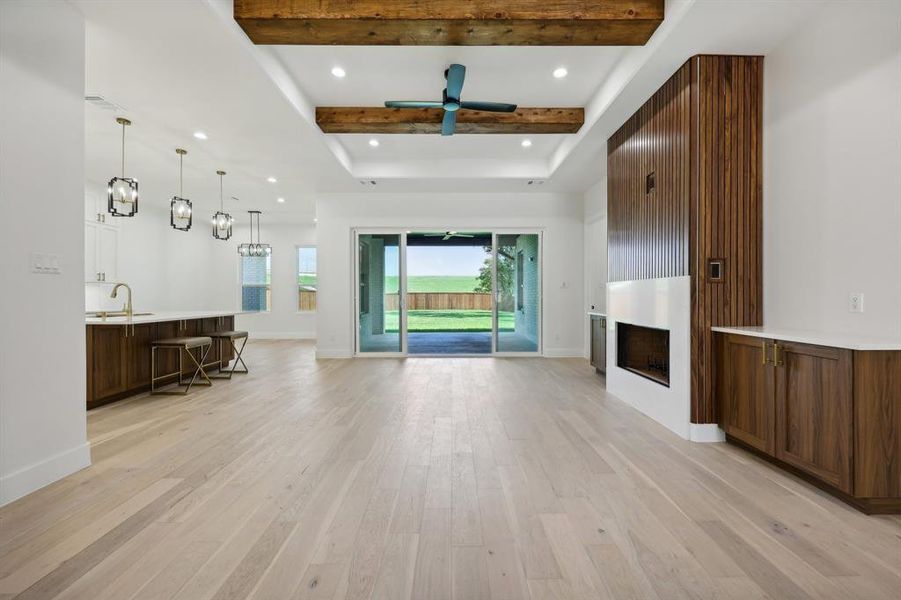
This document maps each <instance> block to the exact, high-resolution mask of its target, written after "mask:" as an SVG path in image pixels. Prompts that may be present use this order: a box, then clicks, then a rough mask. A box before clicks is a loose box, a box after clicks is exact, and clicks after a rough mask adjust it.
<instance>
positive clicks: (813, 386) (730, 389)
mask: <svg viewBox="0 0 901 600" xmlns="http://www.w3.org/2000/svg"><path fill="white" fill-rule="evenodd" d="M716 347H717V360H716V390H717V400H718V402H719V404H720V408H719V410H720V418H721V422H720V424H721V426H722V428H723V430H724V431H725V432H726V436H727V440H728V441H730V442H734V443H738V444H740V445H742V446H745V447H747V448H749V449H753V450H755V451H758V452H760V453H762V454H764V455H765V456H767V457H769V458H770V459H772V460H774V461H776V462H779V463H781V464H784V465H786V466H788V467H790V468H791V469H792V470H794V472H796V473H799V474H803V475H805V476H807V477H808V478H809V479H810V480H812V481H814V482H816V483H818V484H820V485H821V486H823V487H825V488H826V489H829V490H833V491H837V492H838V495H839V496H840V497H842V498H843V499H845V500H847V501H849V502H851V503H852V504H853V505H855V506H857V507H858V508H860V509H861V510H864V511H866V512H899V511H901V445H899V443H898V440H899V439H901V438H899V434H901V352H897V351H858V350H849V349H844V348H834V347H829V346H819V345H813V344H802V343H798V342H791V341H782V340H777V339H767V338H760V337H752V336H743V335H736V334H732V333H718V334H717V345H716Z"/></svg>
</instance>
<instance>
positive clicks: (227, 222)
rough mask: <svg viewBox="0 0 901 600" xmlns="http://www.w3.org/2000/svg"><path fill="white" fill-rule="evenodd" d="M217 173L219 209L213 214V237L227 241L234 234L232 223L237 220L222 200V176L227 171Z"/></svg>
mask: <svg viewBox="0 0 901 600" xmlns="http://www.w3.org/2000/svg"><path fill="white" fill-rule="evenodd" d="M216 175H218V176H219V210H218V211H217V212H216V214H214V215H213V237H214V238H216V239H217V240H222V241H225V240H227V239H228V238H230V237H231V236H232V223H234V222H235V220H234V219H233V218H232V216H231V215H230V214H228V213H227V212H225V207H224V204H223V200H222V176H223V175H225V171H216Z"/></svg>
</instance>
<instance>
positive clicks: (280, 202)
mask: <svg viewBox="0 0 901 600" xmlns="http://www.w3.org/2000/svg"><path fill="white" fill-rule="evenodd" d="M277 202H278V203H279V204H283V203H284V202H285V199H284V198H279V199H278V200H277Z"/></svg>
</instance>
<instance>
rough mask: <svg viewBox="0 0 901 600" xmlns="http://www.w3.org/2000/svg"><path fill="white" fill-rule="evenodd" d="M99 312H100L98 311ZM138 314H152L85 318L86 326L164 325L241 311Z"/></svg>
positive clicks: (181, 311)
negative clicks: (167, 322)
mask: <svg viewBox="0 0 901 600" xmlns="http://www.w3.org/2000/svg"><path fill="white" fill-rule="evenodd" d="M97 312H99V311H97ZM135 312H136V313H142V312H147V313H152V314H149V315H135V316H134V317H132V318H131V319H129V318H128V317H107V319H106V320H105V321H104V320H103V319H101V318H99V317H87V316H86V317H85V320H84V322H85V325H125V324H126V323H127V324H129V325H132V324H134V325H140V324H141V323H162V322H164V321H183V320H186V319H208V318H210V317H230V316H232V315H240V314H242V311H240V310H136V311H135Z"/></svg>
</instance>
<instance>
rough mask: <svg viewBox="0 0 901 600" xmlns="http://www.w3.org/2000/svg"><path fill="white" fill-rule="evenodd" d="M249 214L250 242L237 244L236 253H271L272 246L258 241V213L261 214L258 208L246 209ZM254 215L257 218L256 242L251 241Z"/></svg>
mask: <svg viewBox="0 0 901 600" xmlns="http://www.w3.org/2000/svg"><path fill="white" fill-rule="evenodd" d="M247 212H248V213H249V214H250V243H249V244H241V245H240V246H238V254H240V255H241V256H270V255H272V246H270V245H269V244H261V243H260V215H261V214H263V213H262V211H259V210H248V211H247ZM254 215H256V220H257V242H256V243H255V244H254V243H253V217H254Z"/></svg>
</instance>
